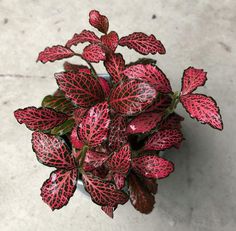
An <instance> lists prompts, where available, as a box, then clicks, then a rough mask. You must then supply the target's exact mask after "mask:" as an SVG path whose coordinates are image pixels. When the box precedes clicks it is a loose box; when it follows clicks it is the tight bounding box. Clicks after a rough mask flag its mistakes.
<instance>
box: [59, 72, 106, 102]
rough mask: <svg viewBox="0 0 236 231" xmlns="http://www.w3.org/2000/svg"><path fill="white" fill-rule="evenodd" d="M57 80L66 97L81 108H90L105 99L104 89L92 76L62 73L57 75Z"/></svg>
mask: <svg viewBox="0 0 236 231" xmlns="http://www.w3.org/2000/svg"><path fill="white" fill-rule="evenodd" d="M55 78H56V80H57V84H58V85H59V87H60V89H61V90H62V91H64V92H65V95H66V97H68V98H69V99H71V100H72V101H73V102H74V103H75V104H76V105H78V106H80V107H90V106H92V105H94V104H96V103H99V102H101V101H102V100H103V99H104V93H103V90H102V87H101V86H100V84H99V82H98V80H97V79H95V78H94V77H92V76H91V75H87V74H85V73H72V72H61V73H57V74H55Z"/></svg>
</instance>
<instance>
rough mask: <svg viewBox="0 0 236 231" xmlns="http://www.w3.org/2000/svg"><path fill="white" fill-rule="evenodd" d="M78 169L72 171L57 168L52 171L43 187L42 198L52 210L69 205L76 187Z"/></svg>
mask: <svg viewBox="0 0 236 231" xmlns="http://www.w3.org/2000/svg"><path fill="white" fill-rule="evenodd" d="M77 172H78V171H77V169H72V170H70V171H65V170H56V171H54V172H52V173H51V175H50V177H49V179H47V180H46V181H45V182H44V183H43V186H42V188H41V194H40V195H41V197H42V200H43V201H44V202H45V203H46V204H48V205H49V206H50V207H51V209H52V210H54V209H60V208H62V207H63V206H65V205H67V203H68V202H69V200H70V198H71V197H72V196H73V194H74V192H75V189H76V180H77V175H78V174H77Z"/></svg>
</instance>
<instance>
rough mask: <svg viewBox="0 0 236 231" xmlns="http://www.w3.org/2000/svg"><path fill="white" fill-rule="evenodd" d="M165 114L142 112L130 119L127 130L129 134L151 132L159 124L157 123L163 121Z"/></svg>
mask: <svg viewBox="0 0 236 231" xmlns="http://www.w3.org/2000/svg"><path fill="white" fill-rule="evenodd" d="M163 115H164V114H163V113H162V112H159V113H155V112H145V113H142V114H140V115H138V116H137V117H135V118H134V119H133V120H131V121H130V123H129V124H128V126H127V129H126V131H127V133H128V134H137V133H145V132H149V131H151V130H152V129H153V128H155V127H156V126H157V124H158V123H159V122H160V121H161V119H162V117H163Z"/></svg>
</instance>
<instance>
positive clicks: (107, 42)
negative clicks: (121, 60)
mask: <svg viewBox="0 0 236 231" xmlns="http://www.w3.org/2000/svg"><path fill="white" fill-rule="evenodd" d="M101 42H102V44H103V45H104V46H105V47H108V48H109V49H111V51H113V52H115V50H116V48H117V46H118V42H119V37H118V34H117V33H116V32H115V31H111V32H110V33H109V34H105V35H102V36H101Z"/></svg>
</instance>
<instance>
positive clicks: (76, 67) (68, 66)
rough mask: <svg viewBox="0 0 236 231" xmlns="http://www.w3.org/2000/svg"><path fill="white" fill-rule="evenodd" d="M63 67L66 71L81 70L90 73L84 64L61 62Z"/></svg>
mask: <svg viewBox="0 0 236 231" xmlns="http://www.w3.org/2000/svg"><path fill="white" fill-rule="evenodd" d="M63 67H64V70H65V71H67V72H83V73H85V74H88V75H90V74H91V71H90V69H89V68H88V67H86V66H84V65H77V64H73V63H69V62H65V63H64V64H63Z"/></svg>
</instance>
